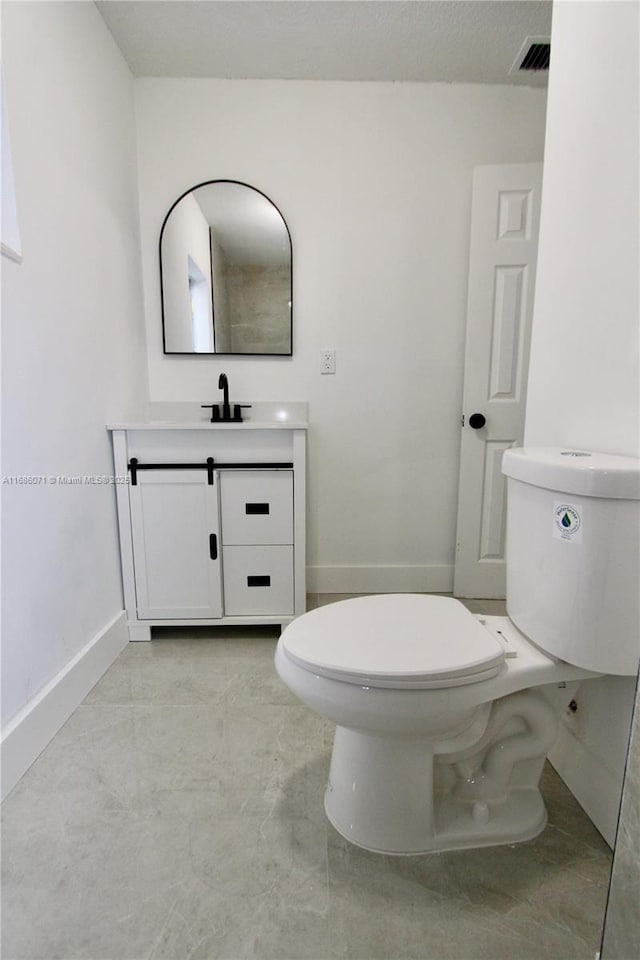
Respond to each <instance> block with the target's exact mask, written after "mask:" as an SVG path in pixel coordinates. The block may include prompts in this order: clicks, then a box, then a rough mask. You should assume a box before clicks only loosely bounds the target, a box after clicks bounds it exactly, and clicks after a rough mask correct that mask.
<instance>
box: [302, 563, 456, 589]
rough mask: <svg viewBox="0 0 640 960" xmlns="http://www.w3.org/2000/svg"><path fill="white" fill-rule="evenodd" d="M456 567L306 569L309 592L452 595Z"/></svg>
mask: <svg viewBox="0 0 640 960" xmlns="http://www.w3.org/2000/svg"><path fill="white" fill-rule="evenodd" d="M452 589H453V566H452V565H450V564H434V565H432V566H426V565H425V566H417V565H416V566H409V565H407V566H400V565H398V566H387V567H384V566H377V565H374V564H371V565H364V564H363V565H361V566H351V565H347V564H345V565H344V566H326V567H325V566H322V567H321V566H318V567H307V591H308V592H309V593H450V592H451V590H452Z"/></svg>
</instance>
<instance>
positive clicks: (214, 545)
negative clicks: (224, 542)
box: [209, 533, 218, 560]
mask: <svg viewBox="0 0 640 960" xmlns="http://www.w3.org/2000/svg"><path fill="white" fill-rule="evenodd" d="M209 556H210V557H211V559H212V560H217V559H218V538H217V537H216V535H215V533H210V534H209Z"/></svg>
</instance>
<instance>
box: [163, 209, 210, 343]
mask: <svg viewBox="0 0 640 960" xmlns="http://www.w3.org/2000/svg"><path fill="white" fill-rule="evenodd" d="M189 259H191V260H192V261H193V262H194V263H195V265H196V267H197V268H198V270H199V271H200V273H201V274H202V276H203V277H204V280H203V286H204V288H205V291H206V293H204V296H202V298H201V302H202V305H203V306H204V309H203V310H202V311H201V317H202V318H203V319H204V318H206V320H205V322H204V323H201V324H200V325H199V329H198V347H199V349H200V350H203V351H207V350H209V351H210V350H211V349H212V345H213V320H212V317H211V254H210V250H209V225H208V224H207V221H206V220H205V218H204V214H203V213H202V210H201V209H200V207H199V206H198V202H197V200H196V199H195V197H194V196H193V195H191V196H188V197H183V199H182V200H181V201H180V203H179V204H178V205H177V206H176V207H175V208H174V209H173V211H172V212H171V216H170V217H169V219H168V220H167V222H166V224H165V227H164V232H163V234H162V261H163V263H162V277H163V280H162V282H163V293H164V298H163V306H164V313H165V316H167V317H171V318H172V323H171V325H170V327H169V329H166V328H165V341H166V345H167V347H168V349H169V350H170V351H172V352H180V351H183V350H193V342H194V329H193V318H192V306H191V294H190V290H189Z"/></svg>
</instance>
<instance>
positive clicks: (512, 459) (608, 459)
mask: <svg viewBox="0 0 640 960" xmlns="http://www.w3.org/2000/svg"><path fill="white" fill-rule="evenodd" d="M502 472H503V473H504V474H505V475H506V476H507V477H511V478H512V479H513V480H520V481H522V482H523V483H529V484H531V485H532V486H534V487H544V488H545V489H547V490H557V491H558V492H560V493H574V494H578V495H581V496H583V497H603V498H608V499H614V500H640V459H637V458H636V457H624V456H619V455H617V454H611V453H594V452H591V451H587V450H575V449H572V448H571V447H516V448H512V449H510V450H506V451H505V454H504V456H503V458H502Z"/></svg>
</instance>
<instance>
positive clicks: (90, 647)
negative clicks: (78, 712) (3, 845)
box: [1, 610, 129, 800]
mask: <svg viewBox="0 0 640 960" xmlns="http://www.w3.org/2000/svg"><path fill="white" fill-rule="evenodd" d="M128 642H129V635H128V631H127V621H126V616H125V612H124V610H122V611H121V612H120V613H118V614H117V615H116V616H115V617H114V618H113V620H112V621H111V622H110V623H108V624H107V625H106V627H105V628H104V629H103V630H101V631H100V633H98V634H97V635H96V636H95V637H94V638H93V639H92V640H90V641H89V643H88V644H87V645H86V646H84V647H83V648H82V650H80V651H79V652H78V653H77V654H76V655H75V657H73V659H72V660H70V661H69V663H68V664H67V665H66V666H65V667H63V669H62V670H60V672H59V673H57V674H56V676H55V677H54V678H53V679H52V680H50V681H49V683H47V685H46V686H45V687H43V688H42V690H40V692H39V693H37V694H36V696H35V697H33V699H32V700H30V701H29V703H27V704H26V705H25V706H24V707H23V708H22V710H20V711H19V713H17V714H16V716H15V717H13V718H12V719H11V720H10V721H9V723H8V724H7V725H6V727H5V729H4V730H3V731H2V738H1V748H2V799H3V800H4V798H5V797H6V796H7V794H8V793H10V791H11V790H13V788H14V787H15V785H16V784H17V783H18V781H19V780H20V778H21V777H22V776H23V775H24V774H25V773H26V772H27V770H28V769H29V767H30V766H31V764H32V763H33V762H34V760H35V759H36V758H37V757H38V756H39V755H40V754H41V753H42V751H43V750H44V748H45V747H46V746H47V744H48V743H49V742H50V740H52V739H53V737H54V736H55V735H56V733H57V732H58V730H59V729H60V727H61V726H62V725H63V723H65V721H67V720H68V719H69V717H70V716H71V714H72V713H73V711H74V710H75V709H76V707H77V706H79V705H80V703H82V701H83V700H84V698H85V697H86V695H87V694H88V693H89V691H90V690H91V689H92V687H94V686H95V684H96V683H97V682H98V680H99V679H100V677H101V676H102V674H103V673H104V672H105V670H107V668H108V667H110V666H111V664H112V663H113V661H114V660H115V659H116V657H117V656H118V654H119V653H120V652H121V651H122V650H123V649H124V647H125V646H126V645H127V643H128Z"/></svg>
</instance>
